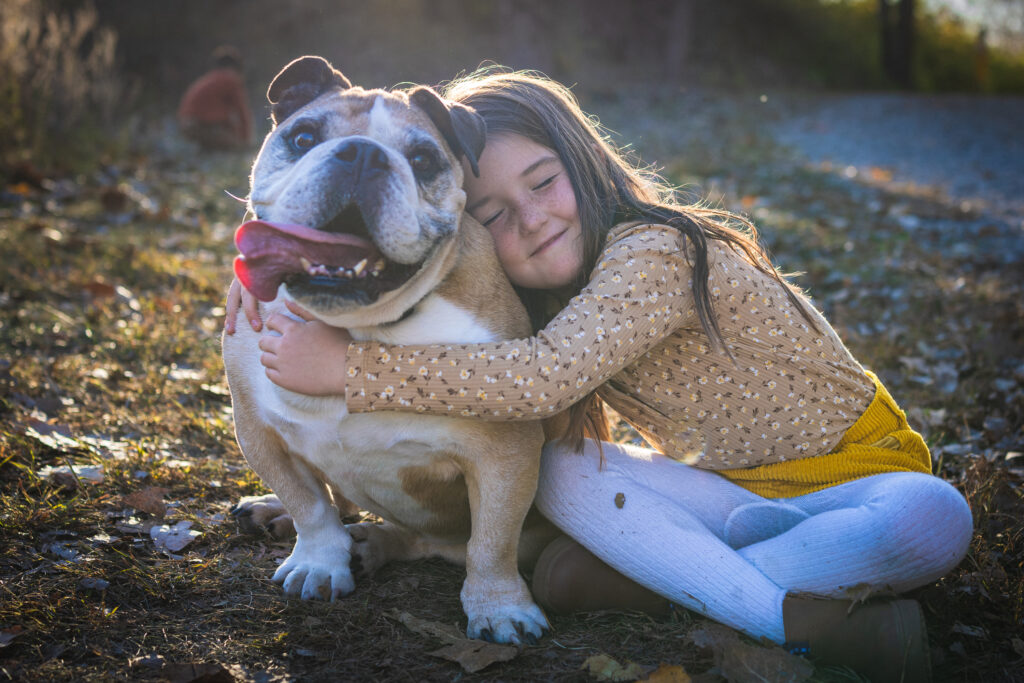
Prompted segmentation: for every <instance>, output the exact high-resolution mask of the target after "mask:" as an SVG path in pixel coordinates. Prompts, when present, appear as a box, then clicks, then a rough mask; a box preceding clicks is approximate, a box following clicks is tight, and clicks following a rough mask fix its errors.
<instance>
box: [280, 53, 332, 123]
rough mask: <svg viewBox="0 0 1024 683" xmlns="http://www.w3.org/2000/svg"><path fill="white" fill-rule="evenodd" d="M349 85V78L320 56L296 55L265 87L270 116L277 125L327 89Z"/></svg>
mask: <svg viewBox="0 0 1024 683" xmlns="http://www.w3.org/2000/svg"><path fill="white" fill-rule="evenodd" d="M351 87H352V84H351V83H350V82H349V80H348V79H347V78H345V76H344V75H342V73H341V72H340V71H338V70H337V69H335V68H334V67H332V66H331V64H330V62H328V61H327V60H326V59H324V58H323V57H314V56H307V57H299V58H298V59H296V60H294V61H292V62H291V63H289V64H288V65H287V66H285V67H284V68H283V69H281V73H279V74H277V75H276V76H274V80H273V81H271V83H270V87H269V88H268V89H267V100H269V101H270V104H271V107H270V117H271V118H272V119H273V120H274V125H275V126H276V125H277V124H279V123H281V122H282V121H284V120H285V119H286V118H288V117H289V116H291V115H292V114H293V113H295V111H296V110H297V109H298V108H299V107H301V106H303V105H305V104H308V103H310V102H312V101H313V100H315V99H316V98H317V97H319V96H320V95H321V94H322V93H324V92H326V91H327V90H330V89H332V88H336V89H338V90H346V89H348V88H351Z"/></svg>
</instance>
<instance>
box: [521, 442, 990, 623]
mask: <svg viewBox="0 0 1024 683" xmlns="http://www.w3.org/2000/svg"><path fill="white" fill-rule="evenodd" d="M603 449H604V458H605V463H604V466H603V467H602V468H600V469H599V468H598V450H597V445H596V443H594V442H591V441H588V442H587V443H586V446H585V448H584V451H583V453H582V454H580V453H576V452H573V451H572V450H571V449H569V448H567V447H565V446H562V445H561V444H559V443H558V442H552V443H549V444H548V445H547V446H545V448H544V457H543V461H542V465H541V475H540V484H539V487H538V491H537V506H538V507H539V508H540V511H541V512H543V513H544V515H545V516H546V517H547V518H548V519H550V520H551V521H552V522H553V523H554V524H555V525H556V526H558V527H559V528H560V529H561V530H562V531H564V532H565V533H566V534H568V535H569V536H571V537H572V538H574V539H576V540H577V541H578V542H580V543H581V544H583V545H584V546H585V547H586V548H587V549H588V550H590V551H591V552H593V553H594V554H595V555H597V556H598V557H600V558H601V559H602V560H604V561H605V562H606V563H608V564H609V565H611V566H612V567H614V568H615V569H617V570H618V571H619V572H621V573H622V574H624V575H626V576H628V577H630V578H631V579H633V580H634V581H636V582H637V583H640V584H643V585H644V586H647V587H648V588H650V589H651V590H653V591H655V592H657V593H659V594H661V595H663V596H665V597H666V598H668V599H669V600H671V601H672V602H675V603H677V604H680V605H683V606H684V607H686V608H687V609H691V610H694V611H696V612H700V613H701V614H704V615H705V616H708V617H710V618H711V619H714V620H715V621H718V622H721V623H723V624H726V625H728V626H731V627H733V628H736V629H738V630H740V631H743V632H744V633H746V634H748V635H750V636H752V637H754V638H760V637H766V638H768V639H770V640H772V641H774V642H776V643H782V642H784V640H785V631H784V628H783V623H782V600H783V598H784V597H785V596H786V594H787V593H788V592H805V593H814V594H817V595H823V596H829V597H836V598H839V597H853V593H854V592H856V591H859V590H860V589H862V588H863V587H864V586H870V587H872V588H876V589H883V588H886V587H888V588H891V589H892V590H895V591H896V592H902V591H906V590H909V589H911V588H916V587H918V586H922V585H924V584H926V583H929V582H931V581H934V580H935V579H937V578H939V577H940V576H942V575H943V574H945V573H947V572H948V571H950V570H951V569H953V568H954V567H955V566H956V565H957V564H958V563H959V562H960V560H961V559H963V557H964V555H965V554H966V552H967V547H968V544H969V543H970V540H971V534H972V520H971V511H970V509H969V508H968V506H967V502H966V501H965V500H964V498H963V496H961V495H960V493H959V492H958V491H957V490H956V489H954V488H953V487H952V486H951V485H949V484H948V483H946V482H945V481H943V480H942V479H939V478H938V477H934V476H931V475H928V474H918V473H913V472H894V473H890V474H877V475H874V476H871V477H865V478H863V479H858V480H856V481H852V482H848V483H846V484H841V485H839V486H833V487H831V488H828V489H824V490H822V491H816V492H815V493H809V494H807V495H804V496H798V497H795V498H784V499H771V498H762V497H760V496H758V495H756V494H754V493H751V492H750V491H747V490H746V489H744V488H742V487H740V486H737V485H736V484H733V483H732V482H730V481H729V480H727V479H726V478H725V477H722V476H720V475H718V474H715V473H714V472H709V471H706V470H701V469H697V468H695V467H690V466H688V465H684V464H683V463H681V462H678V461H676V460H672V459H671V458H668V457H665V456H664V455H661V454H659V453H657V452H654V451H650V450H647V449H643V448H637V447H633V446H626V445H619V444H609V443H605V444H603ZM848 591H850V593H851V594H850V595H847V592H848Z"/></svg>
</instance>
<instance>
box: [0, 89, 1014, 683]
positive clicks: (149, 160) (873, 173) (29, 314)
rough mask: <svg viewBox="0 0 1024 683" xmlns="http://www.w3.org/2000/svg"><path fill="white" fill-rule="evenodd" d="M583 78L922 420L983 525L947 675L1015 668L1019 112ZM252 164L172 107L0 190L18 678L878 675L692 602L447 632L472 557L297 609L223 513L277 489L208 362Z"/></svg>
mask: <svg viewBox="0 0 1024 683" xmlns="http://www.w3.org/2000/svg"><path fill="white" fill-rule="evenodd" d="M581 96H582V97H583V100H584V103H585V105H586V106H587V107H588V108H589V109H590V110H591V111H592V112H594V113H595V114H598V115H599V116H600V117H601V119H602V121H603V122H604V123H605V124H606V125H608V126H609V127H610V128H612V129H614V130H616V131H618V132H619V133H620V134H621V139H622V140H623V141H629V142H631V143H633V146H634V147H635V149H637V150H638V151H639V152H640V154H641V155H642V157H643V159H644V160H645V161H647V162H648V163H654V164H656V165H657V166H658V167H659V168H661V169H662V170H663V173H664V174H665V175H666V176H668V177H670V178H671V179H672V180H673V181H674V182H677V183H679V184H680V185H682V186H683V187H684V189H685V190H686V191H687V192H689V193H690V194H691V195H694V196H701V197H705V198H707V199H708V200H709V201H711V202H713V203H718V204H720V205H722V206H725V207H728V208H732V209H734V210H737V211H741V212H743V213H745V214H747V215H749V216H750V217H751V218H752V219H753V220H754V222H755V223H756V224H757V225H758V226H759V228H760V230H761V233H762V237H763V239H764V240H765V242H766V243H767V244H768V245H769V246H770V248H771V250H772V252H773V253H774V255H775V256H776V259H777V261H778V262H779V263H780V265H781V266H782V267H783V268H784V269H785V270H787V271H789V272H799V273H801V275H799V276H797V277H796V281H797V282H798V283H799V284H800V285H802V286H803V287H805V288H806V289H807V291H808V292H809V294H810V295H811V296H812V297H813V300H814V302H815V304H816V305H818V306H819V307H820V308H822V310H824V311H825V312H826V314H827V315H828V317H829V319H830V320H831V321H832V323H833V324H834V326H835V327H836V329H837V330H838V331H839V332H840V334H841V335H842V337H843V338H844V340H845V341H846V343H847V344H848V345H849V346H850V348H851V349H852V350H853V352H854V354H855V355H856V356H857V357H858V358H859V359H860V360H861V362H862V363H863V364H864V365H865V366H866V367H868V368H870V369H872V370H874V371H875V372H876V373H878V374H879V375H880V376H881V378H882V379H883V381H884V382H885V383H886V385H887V386H888V388H889V389H890V391H891V392H892V394H893V395H894V396H895V397H896V399H897V400H898V401H899V403H900V404H901V405H902V406H904V407H905V408H906V409H907V411H908V415H909V417H910V419H911V422H912V424H914V426H915V427H917V428H918V429H919V430H921V431H922V433H924V434H925V436H926V438H927V440H928V442H929V445H930V446H931V448H932V452H933V456H934V466H935V471H936V473H937V474H938V475H939V476H942V477H943V478H945V479H946V480H948V481H950V482H951V483H952V484H954V485H955V486H956V487H957V488H958V489H960V490H961V491H962V492H963V493H964V494H965V496H967V498H968V501H969V502H970V504H971V507H972V510H973V513H974V517H975V523H976V525H975V526H976V532H975V537H974V539H973V541H972V544H971V549H970V553H969V555H968V556H967V558H965V559H964V561H963V562H962V563H961V564H960V566H959V567H958V568H957V569H956V570H955V571H953V572H952V573H951V574H950V575H949V576H947V577H944V578H943V579H941V580H939V581H937V582H935V583H934V584H932V585H929V586H925V587H923V588H921V589H918V590H916V591H914V592H913V594H912V597H915V598H917V599H918V600H920V601H921V603H922V605H923V607H924V610H925V614H926V617H927V621H928V628H929V637H930V641H931V646H932V655H933V663H934V675H935V680H937V681H977V682H982V681H984V682H989V681H992V682H1000V681H1024V489H1022V483H1024V456H1022V455H1021V453H1022V452H1024V432H1022V427H1024V341H1022V340H1024V315H1022V314H1024V292H1022V288H1024V277H1022V275H1024V268H1022V264H1024V218H1022V211H1021V203H1020V197H1021V196H1024V194H1022V193H1021V189H1024V188H1022V187H1021V182H1022V179H1024V172H1022V171H1024V169H1022V168H1021V166H1022V165H1024V153H1021V146H1022V135H1021V132H1020V130H1019V125H1008V124H1007V123H1006V122H1007V121H1013V120H1016V121H1020V120H1022V118H1021V114H1024V101H1022V100H1020V99H1013V100H999V101H996V100H986V99H984V98H975V99H972V100H970V101H962V100H960V99H948V100H940V101H936V100H935V99H929V98H917V97H901V98H900V99H894V98H891V97H889V96H884V97H883V96H875V95H849V96H829V97H821V96H810V95H807V94H806V93H786V92H769V93H760V92H745V93H735V92H733V93H721V92H715V91H710V90H689V91H682V92H671V93H669V92H658V91H644V92H626V91H622V92H616V93H608V92H605V93H581ZM638 101H641V102H642V103H643V104H644V106H642V107H638V106H637V102H638ZM1010 117H1016V118H1010ZM250 156H251V155H244V154H239V155H217V156H212V157H203V156H201V155H198V154H196V153H195V151H194V150H192V149H190V148H189V147H188V146H187V145H185V144H184V143H182V142H181V141H180V140H177V139H176V138H175V137H174V133H173V131H172V130H171V129H170V128H169V127H165V128H163V129H161V132H159V133H158V134H156V135H154V136H151V139H148V140H146V141H144V144H140V152H139V153H138V154H134V155H132V156H130V157H126V158H124V159H117V160H111V162H110V163H108V164H106V165H104V166H102V167H100V168H97V169H96V170H95V171H94V172H92V173H90V174H86V175H82V176H71V177H42V176H39V175H36V174H33V173H32V169H30V168H26V169H23V171H22V173H21V175H20V176H18V177H17V178H15V179H14V180H13V181H12V182H11V183H10V184H9V185H8V186H7V187H5V188H2V190H0V191H2V194H0V253H2V254H3V259H4V266H3V269H2V271H0V311H2V316H0V680H3V679H4V678H7V679H10V680H29V681H44V680H45V681H50V680H65V681H83V680H89V681H106V680H167V681H174V682H184V681H286V680H302V681H340V680H345V681H347V680H352V681H442V680H444V681H455V680H457V681H496V680H501V681H538V680H544V681H549V680H550V681H590V680H634V679H637V678H642V677H644V676H648V677H649V678H648V680H687V679H686V678H684V677H683V676H684V675H689V676H690V677H691V678H690V680H696V681H713V680H729V681H753V680H813V681H850V680H861V679H858V678H857V676H856V675H855V674H853V673H852V672H850V671H848V670H839V669H830V668H825V667H821V668H819V669H817V670H814V671H813V672H812V671H811V670H810V669H808V668H805V663H804V662H803V660H798V659H793V658H791V657H790V656H789V655H787V654H786V653H784V652H782V651H781V650H780V649H778V648H771V647H764V646H761V645H758V644H755V643H751V642H749V641H748V640H746V639H743V638H740V637H739V636H737V635H736V634H735V633H733V632H731V631H728V630H727V629H720V628H716V627H715V626H714V625H713V624H711V623H710V622H708V621H707V620H704V619H702V618H701V617H699V616H697V615H695V614H692V613H688V612H685V611H683V610H679V611H677V612H676V613H675V614H674V615H673V616H672V617H670V618H668V619H663V620H659V619H653V618H650V617H647V616H644V615H640V614H614V613H601V614H592V615H586V616H580V617H571V618H557V617H556V618H553V619H552V627H553V630H552V633H551V634H550V635H549V636H547V637H546V638H544V639H543V640H542V641H541V642H540V643H539V644H538V645H536V646H531V647H527V648H525V649H523V650H522V651H515V650H511V651H510V650H507V649H497V650H495V649H493V648H485V647H483V646H482V645H481V644H479V643H469V642H466V641H465V640H464V639H462V638H460V634H461V633H462V632H463V630H464V628H465V623H464V616H463V614H462V612H461V608H460V606H459V602H458V592H459V587H460V584H461V580H462V570H461V569H460V568H458V567H453V566H449V565H446V564H444V563H442V562H440V561H429V562H420V563H407V564H396V565H393V566H389V567H386V568H385V569H383V570H382V571H381V572H380V573H379V574H378V575H377V576H375V577H374V578H372V579H370V580H368V581H365V582H362V583H361V584H360V585H359V586H358V587H357V589H356V591H355V593H354V594H353V595H351V596H349V597H347V598H345V599H343V600H340V601H338V602H336V603H334V604H322V603H304V602H300V601H294V600H287V599H285V598H284V597H283V596H282V595H281V592H280V588H279V587H278V586H276V585H274V584H272V583H271V582H270V581H269V577H270V575H271V574H272V573H273V569H274V567H275V566H276V563H277V562H279V561H280V560H281V559H283V557H285V556H286V555H287V553H288V551H289V546H288V545H287V544H281V543H276V542H274V541H272V540H271V539H270V538H269V537H267V536H250V535H245V534H242V533H240V531H239V530H238V528H237V526H236V525H235V523H234V521H233V520H232V519H231V517H230V515H229V514H228V510H229V508H230V506H231V505H232V504H233V502H234V501H235V500H236V499H237V498H238V497H239V496H241V495H249V494H254V493H260V492H265V489H264V488H263V487H262V485H261V484H260V482H259V480H258V478H257V477H255V475H253V474H252V472H251V471H249V470H248V468H247V467H246V465H245V462H244V459H243V458H242V456H241V454H240V452H239V450H238V448H237V446H236V445H235V443H234V440H233V432H232V417H231V408H230V401H229V399H228V396H227V391H226V384H225V381H224V377H223V368H222V365H221V362H220V357H219V334H220V329H221V326H222V322H223V295H224V292H225V290H226V287H227V284H228V282H229V281H230V272H231V271H230V262H231V259H232V258H233V256H234V254H233V251H232V246H231V235H232V232H233V230H234V228H235V226H236V225H237V224H238V222H239V221H240V220H241V218H242V207H241V204H240V203H239V202H238V201H236V200H235V199H233V198H232V197H231V196H230V195H229V194H228V193H230V194H231V195H236V196H239V197H241V196H245V194H246V192H247V185H246V183H247V172H248V169H247V167H248V164H249V163H250ZM623 438H628V435H625V434H624V436H623ZM935 523H936V524H940V525H941V524H942V520H935ZM453 660H456V661H453ZM459 660H461V662H462V663H459ZM609 660H614V662H615V663H617V665H618V668H616V666H614V665H613V664H612V663H609ZM483 664H486V666H485V667H484V668H481V669H479V670H476V667H477V666H480V665H483ZM684 672H685V673H684ZM616 676H618V678H616Z"/></svg>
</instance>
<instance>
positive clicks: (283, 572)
mask: <svg viewBox="0 0 1024 683" xmlns="http://www.w3.org/2000/svg"><path fill="white" fill-rule="evenodd" d="M342 533H344V532H342ZM350 546H351V541H350V540H349V539H348V535H347V534H346V535H344V536H335V537H334V538H324V537H319V538H317V539H315V540H308V541H307V540H306V539H305V538H304V537H302V536H299V540H298V541H296V542H295V547H294V548H293V549H292V554H291V555H289V556H288V559H286V560H285V561H284V562H283V563H282V564H281V566H280V567H278V568H277V571H276V572H274V577H273V580H274V582H275V583H280V584H282V586H283V588H284V592H285V595H290V596H292V597H299V598H302V599H303V600H330V601H334V600H336V599H337V598H339V597H342V596H345V595H348V594H349V593H351V592H352V591H354V590H355V588H356V582H355V579H354V578H352V571H351V570H350V569H349V559H350V557H349V548H350Z"/></svg>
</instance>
